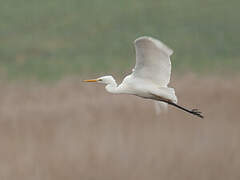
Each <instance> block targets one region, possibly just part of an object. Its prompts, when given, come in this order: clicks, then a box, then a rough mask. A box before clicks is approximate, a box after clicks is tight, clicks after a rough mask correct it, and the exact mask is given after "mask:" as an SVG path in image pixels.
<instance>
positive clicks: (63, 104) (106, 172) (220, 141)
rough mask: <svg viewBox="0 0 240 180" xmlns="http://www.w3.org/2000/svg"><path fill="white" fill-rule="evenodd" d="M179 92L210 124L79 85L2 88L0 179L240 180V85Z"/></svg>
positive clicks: (217, 83)
mask: <svg viewBox="0 0 240 180" xmlns="http://www.w3.org/2000/svg"><path fill="white" fill-rule="evenodd" d="M172 86H173V87H175V88H176V91H177V95H178V97H179V103H180V104H182V105H187V106H188V107H192V108H194V107H197V108H199V109H200V110H202V111H203V112H204V114H205V119H204V120H201V119H199V118H196V117H194V116H192V115H189V114H186V113H184V112H181V111H179V110H176V109H174V108H172V107H170V108H169V113H168V114H164V115H161V116H156V115H155V112H154V106H153V104H152V102H151V101H148V100H143V99H140V98H137V97H134V96H126V95H118V96H117V95H116V96H115V95H109V94H107V93H106V92H105V91H104V88H103V87H101V85H95V84H91V85H90V84H83V83H81V82H79V81H78V80H63V81H60V82H58V83H56V84H53V85H41V84H36V83H35V84H34V83H32V84H20V83H12V84H9V83H1V86H0V92H1V93H0V179H2V180H5V179H6V180H15V179H16V180H33V179H34V180H38V179H39V180H42V179H44V180H65V179H83V180H87V179H89V180H93V179H96V180H101V179H102V180H113V179H116V180H117V179H119V180H120V179H125V180H128V179H131V180H133V179H136V180H145V179H167V180H175V179H178V180H187V179H190V180H192V179H195V180H198V179H199V180H215V179H216V180H226V179H228V180H232V179H236V180H237V179H240V171H239V169H240V140H239V139H240V118H239V114H238V113H239V107H240V93H239V88H240V78H232V79H230V78H229V79H220V78H214V77H211V78H204V79H199V78H197V77H195V76H184V77H181V78H175V79H174V80H173V82H172Z"/></svg>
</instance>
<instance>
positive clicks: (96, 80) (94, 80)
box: [83, 79, 98, 82]
mask: <svg viewBox="0 0 240 180" xmlns="http://www.w3.org/2000/svg"><path fill="white" fill-rule="evenodd" d="M83 82H98V79H89V80H84V81H83Z"/></svg>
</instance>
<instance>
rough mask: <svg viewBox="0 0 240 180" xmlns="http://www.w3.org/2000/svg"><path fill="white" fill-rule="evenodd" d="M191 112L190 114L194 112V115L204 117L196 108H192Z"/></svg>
mask: <svg viewBox="0 0 240 180" xmlns="http://www.w3.org/2000/svg"><path fill="white" fill-rule="evenodd" d="M191 112H192V114H194V115H196V116H198V117H200V118H204V117H203V115H202V112H201V111H199V110H198V109H192V110H191Z"/></svg>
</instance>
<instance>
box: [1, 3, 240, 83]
mask: <svg viewBox="0 0 240 180" xmlns="http://www.w3.org/2000/svg"><path fill="white" fill-rule="evenodd" d="M239 6H240V2H239V1H235V0H230V1H223V0H211V1H210V0H209V1H200V0H198V1H192V0H182V1H178V0H173V1H168V0H162V1H155V0H148V1H144V0H138V1H136V0H133V1H128V0H121V1H111V0H104V1H103V0H93V1H87V0H84V1H82V0H81V1H79V0H68V1H64V0H50V1H47V0H42V1H36V0H34V1H31V0H24V1H17V0H9V1H5V2H4V3H1V6H0V42H1V43H0V74H1V79H2V78H7V79H19V78H20V79H21V78H23V79H40V80H44V79H60V78H62V77H63V76H66V75H79V74H83V73H93V74H95V73H100V72H103V71H104V72H106V73H107V72H108V73H112V72H115V73H117V74H119V75H122V74H125V73H126V72H128V71H130V70H131V68H132V66H133V65H134V63H135V62H134V59H135V55H134V49H133V44H132V41H133V40H134V39H135V38H137V37H138V36H141V35H150V36H154V37H156V38H159V39H161V40H162V41H163V42H165V43H166V44H167V45H169V46H170V47H171V48H172V49H174V51H175V53H174V55H173V57H172V61H173V66H174V71H176V72H177V71H179V72H183V71H184V72H185V71H186V69H187V71H193V72H220V73H222V72H223V71H224V72H237V71H239V68H240V62H239V57H240V51H239V49H240V45H239V44H240V38H239V30H240V23H239V17H240V15H239Z"/></svg>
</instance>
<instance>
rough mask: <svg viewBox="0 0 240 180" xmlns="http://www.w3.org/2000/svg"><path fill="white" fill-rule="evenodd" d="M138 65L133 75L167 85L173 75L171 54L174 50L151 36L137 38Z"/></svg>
mask: <svg viewBox="0 0 240 180" xmlns="http://www.w3.org/2000/svg"><path fill="white" fill-rule="evenodd" d="M134 44H135V49H136V65H135V68H134V71H133V75H134V76H135V77H137V78H142V79H146V80H150V81H152V82H154V83H157V84H159V85H160V86H163V87H165V86H167V85H168V83H169V81H170V75H171V61H170V56H171V55H172V53H173V50H171V49H170V48H168V47H167V46H166V45H165V44H163V43H162V42H161V41H159V40H156V39H154V38H151V37H140V38H138V39H136V40H135V42H134Z"/></svg>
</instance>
